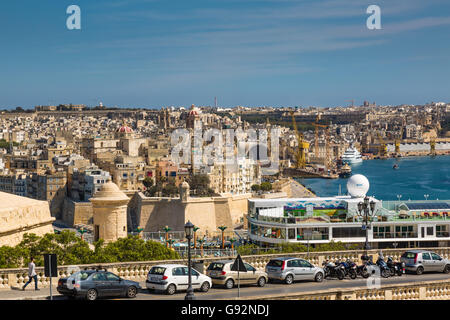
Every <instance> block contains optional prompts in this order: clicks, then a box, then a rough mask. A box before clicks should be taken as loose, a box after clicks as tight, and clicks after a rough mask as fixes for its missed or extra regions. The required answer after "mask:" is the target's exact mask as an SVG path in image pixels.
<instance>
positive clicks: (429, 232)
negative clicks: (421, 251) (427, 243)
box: [427, 227, 434, 236]
mask: <svg viewBox="0 0 450 320" xmlns="http://www.w3.org/2000/svg"><path fill="white" fill-rule="evenodd" d="M433 234H434V231H433V227H427V236H432V235H433Z"/></svg>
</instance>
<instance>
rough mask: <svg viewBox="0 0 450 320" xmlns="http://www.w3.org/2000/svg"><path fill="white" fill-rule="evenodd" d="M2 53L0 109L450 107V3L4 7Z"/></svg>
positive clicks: (103, 1) (220, 0) (149, 2)
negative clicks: (71, 20) (73, 14)
mask: <svg viewBox="0 0 450 320" xmlns="http://www.w3.org/2000/svg"><path fill="white" fill-rule="evenodd" d="M71 4H76V5H79V6H80V8H81V15H82V30H73V31H69V30H67V28H66V19H67V17H68V15H67V14H66V9H67V7H68V6H69V5H71ZM371 4H376V5H379V6H380V7H381V19H382V20H381V23H382V28H383V29H382V30H368V29H367V28H366V20H367V17H368V16H369V15H368V14H366V8H367V7H368V6H369V5H371ZM0 43H1V49H0V72H1V77H0V108H15V107H17V106H22V107H24V108H29V107H33V106H35V105H45V104H57V103H74V104H81V103H83V104H87V105H96V104H97V103H98V102H99V101H102V102H103V103H104V104H105V105H109V106H120V107H126V106H136V107H161V106H170V105H174V106H181V105H184V106H189V105H191V104H192V103H194V104H196V105H213V103H214V97H215V96H217V97H218V102H219V105H221V106H236V105H246V106H257V105H272V106H294V105H301V106H309V105H314V106H323V107H327V106H336V105H348V104H349V102H348V100H351V99H354V100H355V103H357V104H360V103H362V101H363V100H369V101H376V102H377V103H379V104H392V105H395V104H401V103H409V104H421V103H426V102H430V101H445V102H447V101H450V99H449V96H450V78H449V75H450V2H449V1H448V0H427V1H425V0H387V1H385V0H311V1H307V0H209V1H205V0H203V1H197V0H189V1H187V0H177V1H175V0H96V1H92V0H70V1H66V0H40V1H31V0H29V1H23V0H15V1H2V2H1V3H0Z"/></svg>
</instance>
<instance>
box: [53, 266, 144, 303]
mask: <svg viewBox="0 0 450 320" xmlns="http://www.w3.org/2000/svg"><path fill="white" fill-rule="evenodd" d="M140 289H141V286H140V285H139V282H136V281H131V280H125V279H122V278H120V277H119V276H117V275H115V274H114V273H111V272H108V271H106V270H100V269H96V270H83V271H79V272H76V273H74V274H72V275H71V276H70V277H67V278H61V279H59V280H58V287H57V290H58V292H59V293H60V294H62V295H64V296H68V297H71V298H74V297H84V298H86V299H87V300H96V299H97V298H99V297H118V296H123V297H128V298H134V297H136V294H137V293H138V291H139V290H140Z"/></svg>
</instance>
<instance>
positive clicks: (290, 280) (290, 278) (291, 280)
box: [284, 274, 294, 284]
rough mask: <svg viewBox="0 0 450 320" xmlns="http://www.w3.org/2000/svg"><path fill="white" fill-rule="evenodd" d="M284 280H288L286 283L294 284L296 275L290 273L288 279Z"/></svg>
mask: <svg viewBox="0 0 450 320" xmlns="http://www.w3.org/2000/svg"><path fill="white" fill-rule="evenodd" d="M284 282H286V284H292V283H293V282H294V277H293V276H292V274H288V275H287V276H286V279H284Z"/></svg>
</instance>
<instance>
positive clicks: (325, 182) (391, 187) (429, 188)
mask: <svg viewBox="0 0 450 320" xmlns="http://www.w3.org/2000/svg"><path fill="white" fill-rule="evenodd" d="M394 164H397V165H398V169H396V170H394V169H393V166H394ZM358 173H359V174H362V175H365V176H366V177H367V179H369V182H370V189H369V192H368V195H370V196H375V197H376V198H378V199H381V200H397V199H398V198H397V195H401V200H408V199H411V200H420V199H423V200H425V199H426V198H425V196H424V195H429V197H428V200H436V199H450V156H436V157H405V158H396V159H386V160H365V161H363V162H362V163H358V164H354V165H352V174H358ZM297 181H299V182H300V183H301V184H303V185H305V186H306V187H308V188H311V189H312V191H313V192H314V193H315V194H316V195H317V196H335V195H338V194H339V185H340V186H341V194H342V195H345V194H347V188H346V184H347V179H344V178H339V179H297Z"/></svg>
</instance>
